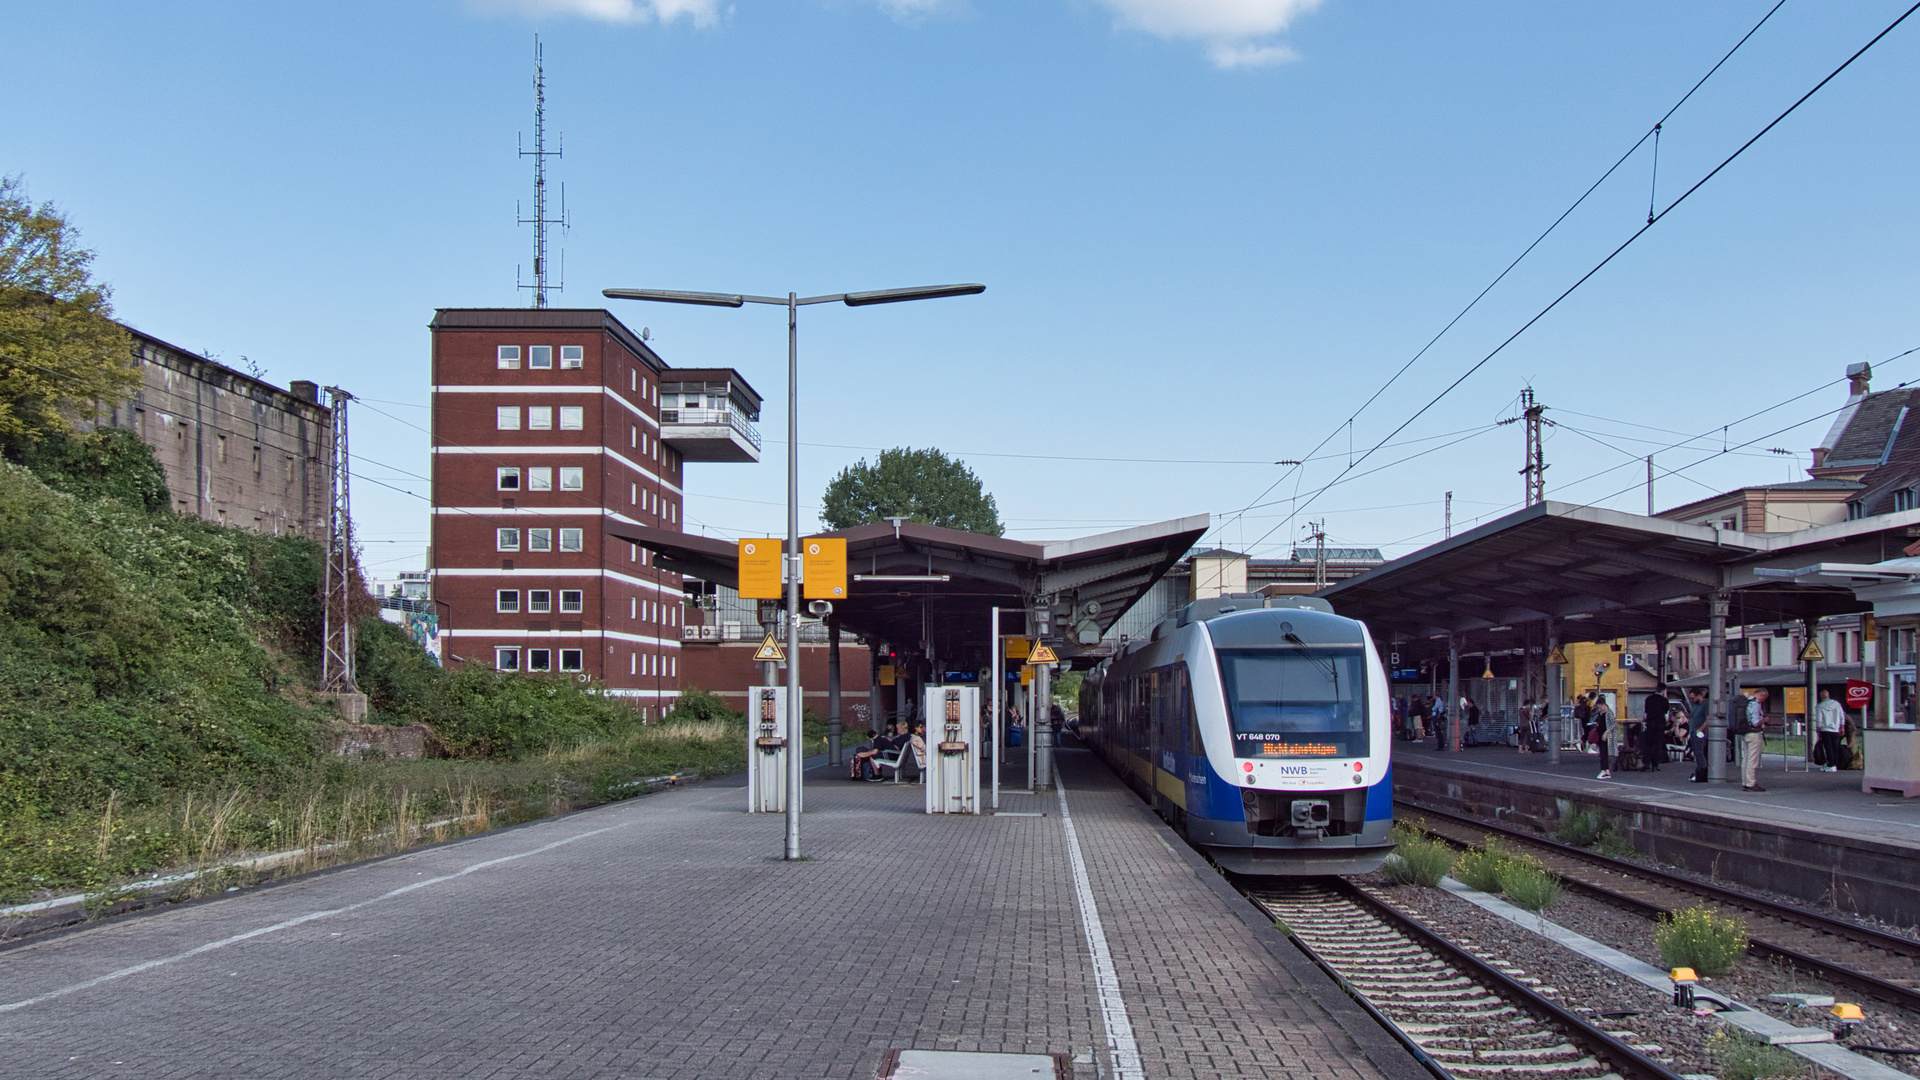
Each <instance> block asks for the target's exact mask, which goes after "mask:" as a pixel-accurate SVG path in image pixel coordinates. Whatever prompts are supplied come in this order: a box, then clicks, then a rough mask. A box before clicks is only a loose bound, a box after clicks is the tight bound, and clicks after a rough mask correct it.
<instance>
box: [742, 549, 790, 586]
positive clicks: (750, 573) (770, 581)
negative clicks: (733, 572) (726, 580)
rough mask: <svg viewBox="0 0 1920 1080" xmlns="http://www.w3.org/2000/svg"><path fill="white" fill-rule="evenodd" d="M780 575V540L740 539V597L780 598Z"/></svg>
mask: <svg viewBox="0 0 1920 1080" xmlns="http://www.w3.org/2000/svg"><path fill="white" fill-rule="evenodd" d="M780 577H781V574H780V541H778V540H766V539H754V540H742V541H740V597H741V599H743V600H778V599H780V584H781V582H780Z"/></svg>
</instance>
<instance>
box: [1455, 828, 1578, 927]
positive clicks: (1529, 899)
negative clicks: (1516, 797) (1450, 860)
mask: <svg viewBox="0 0 1920 1080" xmlns="http://www.w3.org/2000/svg"><path fill="white" fill-rule="evenodd" d="M1453 876H1454V877H1457V878H1459V879H1460V881H1461V882H1462V883H1463V884H1465V885H1467V886H1468V887H1469V888H1474V889H1478V890H1480V891H1481V892H1484V893H1495V894H1497V895H1503V896H1505V897H1506V898H1507V899H1508V900H1509V901H1511V902H1512V903H1514V904H1515V905H1517V906H1519V907H1523V908H1526V909H1527V910H1528V911H1545V910H1546V909H1548V908H1550V907H1552V906H1553V905H1554V904H1555V903H1556V902H1557V901H1559V899H1560V897H1561V895H1562V890H1561V886H1560V878H1559V877H1558V876H1557V875H1555V874H1554V872H1553V871H1551V870H1548V869H1547V868H1546V866H1545V865H1544V864H1543V863H1541V862H1540V860H1538V859H1536V858H1534V857H1533V856H1531V855H1523V854H1521V853H1520V852H1517V851H1513V850H1510V849H1509V848H1507V847H1506V846H1505V845H1503V844H1502V843H1500V839H1499V838H1498V837H1494V836H1489V837H1487V840H1486V844H1485V845H1484V846H1483V847H1481V848H1480V850H1478V851H1469V852H1467V853H1466V854H1464V855H1462V856H1460V858H1459V859H1458V860H1457V861H1456V862H1455V863H1454V864H1453Z"/></svg>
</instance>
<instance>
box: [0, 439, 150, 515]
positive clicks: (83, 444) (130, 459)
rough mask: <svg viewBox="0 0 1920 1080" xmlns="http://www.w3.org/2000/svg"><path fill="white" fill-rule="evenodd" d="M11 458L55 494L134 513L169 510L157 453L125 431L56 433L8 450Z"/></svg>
mask: <svg viewBox="0 0 1920 1080" xmlns="http://www.w3.org/2000/svg"><path fill="white" fill-rule="evenodd" d="M9 451H10V453H9V456H10V457H11V458H13V459H14V460H16V461H17V462H18V463H19V464H22V465H25V466H26V467H27V468H29V469H32V470H33V473H34V475H35V476H37V477H39V478H40V482H41V483H43V484H46V485H47V486H48V487H50V488H52V489H54V490H55V491H64V492H66V493H67V494H69V495H77V496H79V497H80V498H83V499H112V500H114V501H116V502H120V503H124V504H125V505H127V506H129V507H132V508H133V509H135V510H145V511H148V512H150V513H151V512H153V511H158V510H165V509H167V507H168V504H169V502H170V501H171V496H170V495H168V494H167V472H166V470H165V469H164V468H162V467H161V465H160V460H159V459H158V458H156V457H154V456H153V448H152V447H150V446H148V445H147V444H146V443H144V442H142V441H140V436H139V435H138V434H136V433H135V432H132V431H129V430H127V429H126V428H114V427H102V428H95V429H93V430H92V431H90V432H88V433H87V434H85V435H70V434H65V433H61V434H53V435H47V436H44V437H43V438H41V439H39V440H38V441H36V442H31V443H24V444H16V445H13V446H11V447H9Z"/></svg>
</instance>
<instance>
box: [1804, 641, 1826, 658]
mask: <svg viewBox="0 0 1920 1080" xmlns="http://www.w3.org/2000/svg"><path fill="white" fill-rule="evenodd" d="M1826 658H1827V654H1826V653H1823V652H1821V651H1820V643H1819V642H1817V641H1814V640H1813V639H1812V638H1808V639H1807V647H1806V648H1804V649H1801V650H1800V659H1801V660H1802V661H1806V660H1825V659H1826Z"/></svg>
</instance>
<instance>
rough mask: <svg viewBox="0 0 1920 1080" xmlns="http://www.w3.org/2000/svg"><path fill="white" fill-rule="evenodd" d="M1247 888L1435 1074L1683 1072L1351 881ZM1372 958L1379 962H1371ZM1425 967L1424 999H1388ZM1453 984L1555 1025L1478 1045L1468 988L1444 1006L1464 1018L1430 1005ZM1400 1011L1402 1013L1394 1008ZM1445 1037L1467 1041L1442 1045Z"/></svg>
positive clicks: (1480, 1036)
mask: <svg viewBox="0 0 1920 1080" xmlns="http://www.w3.org/2000/svg"><path fill="white" fill-rule="evenodd" d="M1247 896H1248V898H1249V899H1251V900H1253V901H1254V902H1255V903H1256V904H1258V905H1259V906H1260V907H1261V908H1262V909H1263V910H1264V911H1266V913H1267V914H1268V915H1269V916H1271V917H1272V918H1273V919H1274V920H1275V921H1276V923H1277V924H1278V925H1279V926H1280V928H1281V929H1283V930H1284V931H1285V932H1286V934H1287V936H1288V937H1290V938H1292V939H1293V940H1294V942H1295V944H1297V945H1298V946H1299V947H1300V948H1301V950H1302V951H1303V952H1305V953H1306V954H1307V956H1308V957H1309V958H1311V959H1312V960H1313V962H1314V963H1316V964H1318V965H1319V966H1320V967H1322V968H1324V969H1326V970H1327V971H1329V972H1330V973H1332V974H1333V975H1334V976H1335V978H1336V980H1337V981H1338V982H1339V983H1340V985H1341V987H1342V988H1343V989H1345V990H1346V991H1347V992H1348V993H1349V994H1350V995H1352V996H1354V997H1355V999H1356V1000H1357V1001H1359V1002H1360V1004H1361V1006H1362V1007H1363V1008H1365V1009H1366V1010H1367V1011H1368V1012H1369V1013H1371V1014H1373V1015H1374V1016H1375V1017H1376V1019H1384V1020H1386V1021H1387V1024H1388V1029H1389V1030H1390V1031H1392V1032H1393V1033H1394V1035H1395V1037H1396V1038H1398V1039H1400V1041H1401V1042H1402V1043H1403V1044H1406V1045H1408V1046H1409V1048H1410V1049H1412V1050H1413V1051H1414V1053H1415V1056H1416V1057H1417V1058H1418V1059H1419V1060H1420V1062H1421V1064H1422V1065H1424V1066H1426V1068H1427V1069H1428V1070H1429V1071H1431V1072H1433V1073H1435V1075H1437V1076H1442V1077H1455V1078H1462V1080H1464V1078H1469V1077H1475V1076H1480V1075H1485V1076H1488V1077H1499V1076H1512V1075H1517V1074H1522V1073H1541V1072H1551V1073H1552V1074H1553V1075H1554V1076H1555V1077H1558V1078H1562V1080H1574V1078H1577V1077H1591V1078H1593V1080H1599V1078H1603V1077H1608V1076H1619V1077H1622V1078H1624V1080H1682V1078H1681V1077H1680V1074H1678V1073H1676V1072H1674V1071H1673V1070H1671V1069H1669V1068H1667V1067H1666V1066H1665V1065H1662V1064H1661V1063H1660V1062H1658V1061H1655V1060H1654V1059H1653V1058H1651V1057H1648V1056H1647V1055H1646V1054H1643V1053H1641V1052H1640V1051H1638V1050H1636V1049H1634V1048H1633V1047H1632V1046H1630V1045H1628V1044H1627V1043H1625V1042H1623V1041H1621V1040H1620V1039H1618V1038H1616V1037H1615V1036H1613V1035H1612V1034H1609V1033H1608V1032H1606V1031H1604V1030H1602V1029H1601V1028H1599V1027H1596V1026H1595V1025H1594V1024H1592V1023H1591V1022H1589V1021H1588V1020H1586V1019H1585V1018H1583V1017H1581V1016H1580V1015H1579V1014H1577V1013H1574V1012H1572V1011H1570V1010H1569V1009H1567V1008H1565V1007H1563V1006H1561V1005H1560V1004H1558V1003H1557V1002H1554V1001H1553V1000H1551V999H1549V998H1547V997H1546V996H1545V995H1543V994H1540V993H1538V992H1536V991H1535V990H1534V989H1533V988H1532V987H1529V986H1527V985H1526V984H1525V983H1523V982H1520V981H1519V980H1518V979H1516V978H1514V977H1513V976H1511V975H1508V974H1507V973H1506V972H1504V971H1501V970H1500V969H1499V968H1498V967H1496V966H1494V965H1493V964H1492V963H1489V962H1488V961H1486V960H1483V959H1481V958H1480V957H1478V956H1476V955H1474V954H1473V953H1471V952H1469V951H1467V950H1466V949H1463V948H1461V947H1460V946H1458V945H1455V944H1454V943H1453V942H1451V941H1449V940H1447V939H1446V938H1445V937H1443V936H1442V935H1440V934H1439V933H1438V932H1436V931H1434V930H1432V929H1430V928H1429V927H1427V926H1426V925H1425V924H1423V923H1421V922H1420V921H1419V920H1417V919H1414V918H1412V917H1411V916H1408V915H1406V914H1404V913H1402V912H1399V911H1396V910H1394V908H1393V907H1392V906H1391V905H1388V904H1386V903H1383V902H1382V901H1380V900H1378V899H1376V898H1374V897H1373V896H1370V895H1368V894H1367V892H1366V891H1365V890H1364V889H1361V888H1360V887H1359V886H1356V885H1354V884H1352V883H1351V882H1347V881H1344V880H1337V879H1336V880H1333V881H1330V882H1328V881H1318V882H1315V883H1313V884H1311V885H1296V886H1293V887H1292V888H1290V889H1288V890H1284V891H1276V890H1273V889H1270V888H1252V889H1249V890H1248V891H1247ZM1343 908H1344V909H1345V910H1344V911H1343V910H1342V909H1343ZM1356 911H1357V912H1358V913H1359V914H1361V915H1363V916H1364V918H1365V919H1366V920H1370V921H1371V924H1372V925H1369V923H1368V922H1365V921H1356V920H1355V919H1354V918H1353V917H1352V914H1353V913H1354V912H1356ZM1395 937H1397V938H1399V939H1400V941H1401V942H1404V943H1407V944H1410V945H1412V946H1414V947H1416V948H1417V949H1419V950H1422V951H1425V952H1426V953H1427V954H1429V955H1430V956H1431V957H1433V958H1434V960H1435V961H1437V962H1438V970H1436V965H1435V964H1434V963H1426V964H1415V965H1411V966H1410V965H1409V962H1408V961H1407V960H1406V958H1405V957H1404V955H1403V956H1401V957H1399V958H1395V957H1394V956H1393V955H1392V954H1393V953H1394V952H1395V951H1396V949H1397V950H1398V951H1400V952H1401V953H1403V954H1404V952H1405V948H1406V946H1405V945H1401V944H1399V943H1397V942H1395V941H1394V940H1393V939H1394V938H1395ZM1369 964H1372V965H1374V966H1376V967H1378V970H1375V971H1368V970H1367V968H1368V966H1369ZM1448 969H1450V970H1448ZM1422 974H1424V975H1425V976H1426V980H1425V981H1426V985H1428V986H1430V987H1433V988H1435V989H1429V990H1425V991H1417V992H1416V994H1415V996H1414V998H1413V1000H1419V1001H1422V1002H1423V1003H1424V1004H1425V1006H1428V1007H1416V1006H1414V1005H1413V1004H1412V1003H1411V1001H1410V1000H1403V1001H1402V1002H1401V1003H1400V1004H1398V1005H1396V1004H1395V1002H1394V1001H1393V1000H1392V999H1394V998H1395V997H1396V995H1397V996H1399V997H1400V998H1402V999H1407V998H1408V997H1409V995H1408V993H1407V991H1406V987H1407V984H1408V982H1409V981H1410V979H1418V978H1419V977H1420V976H1421V975H1422ZM1462 982H1468V983H1471V984H1472V985H1471V986H1468V987H1464V988H1462V987H1460V986H1459V984H1460V983H1462ZM1448 990H1457V991H1458V992H1459V993H1460V994H1461V995H1465V994H1471V993H1474V992H1475V991H1476V990H1477V991H1478V992H1480V993H1482V994H1492V995H1493V997H1494V998H1495V999H1497V1000H1499V1001H1504V1002H1507V1003H1509V1004H1511V1005H1513V1006H1517V1007H1518V1008H1520V1009H1521V1010H1523V1011H1525V1012H1527V1013H1529V1014H1531V1015H1532V1016H1533V1017H1534V1018H1535V1019H1536V1020H1539V1021H1543V1022H1545V1023H1546V1024H1547V1025H1548V1026H1549V1028H1550V1029H1552V1030H1550V1031H1533V1032H1523V1031H1511V1032H1508V1033H1507V1035H1506V1037H1505V1039H1504V1040H1503V1041H1505V1042H1508V1043H1517V1044H1521V1045H1519V1046H1513V1047H1506V1048H1495V1049H1492V1050H1486V1049H1477V1048H1475V1047H1474V1046H1473V1042H1474V1041H1476V1040H1477V1041H1479V1042H1482V1043H1484V1042H1485V1037H1484V1030H1483V1029H1484V1024H1476V1023H1474V1022H1473V1020H1472V1019H1471V1013H1472V1010H1474V1009H1476V1008H1483V1007H1484V1004H1485V1002H1483V1001H1475V1000H1471V999H1467V998H1464V997H1462V998H1460V999H1458V1000H1450V1001H1448V1002H1447V1003H1446V1004H1447V1005H1448V1011H1449V1012H1452V1013H1455V1014H1465V1015H1466V1016H1467V1019H1466V1020H1465V1021H1464V1022H1458V1023H1434V1022H1433V1021H1435V1020H1438V1019H1439V1013H1438V1012H1437V1011H1436V1010H1435V1009H1433V1008H1431V1007H1430V1006H1431V1005H1433V1004H1436V1003H1438V1002H1439V1001H1440V998H1438V997H1437V996H1436V995H1438V994H1442V993H1445V992H1447V991H1448ZM1396 1013H1401V1014H1403V1015H1399V1016H1396V1015H1395V1014H1396ZM1403 1020H1406V1021H1412V1022H1414V1026H1415V1027H1417V1028H1418V1029H1419V1034H1418V1035H1415V1034H1414V1033H1412V1032H1409V1031H1408V1030H1406V1029H1405V1028H1403V1027H1402V1026H1401V1022H1402V1021H1403ZM1455 1027H1458V1028H1459V1033H1458V1034H1454V1033H1453V1029H1454V1028H1455ZM1556 1033H1557V1034H1556ZM1554 1037H1558V1038H1562V1039H1564V1040H1566V1042H1565V1043H1562V1044H1554V1045H1532V1046H1528V1045H1525V1044H1529V1043H1534V1044H1540V1043H1548V1042H1550V1040H1551V1039H1552V1038H1554ZM1449 1043H1461V1044H1462V1045H1461V1046H1457V1047H1456V1046H1443V1045H1442V1044H1449ZM1575 1044H1577V1046H1576V1045H1575ZM1569 1052H1572V1053H1584V1054H1586V1055H1587V1057H1585V1058H1583V1059H1580V1060H1574V1061H1568V1060H1564V1059H1565V1057H1566V1056H1567V1054H1568V1053H1569ZM1556 1058H1558V1059H1560V1060H1555V1059H1556ZM1529 1059H1535V1060H1529Z"/></svg>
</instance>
